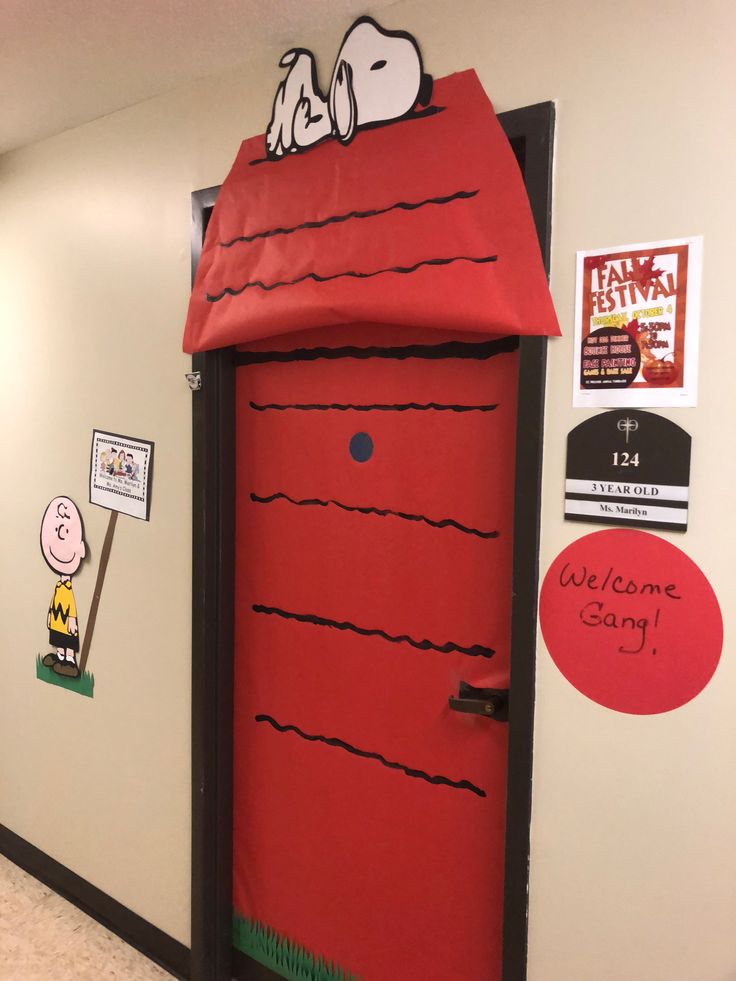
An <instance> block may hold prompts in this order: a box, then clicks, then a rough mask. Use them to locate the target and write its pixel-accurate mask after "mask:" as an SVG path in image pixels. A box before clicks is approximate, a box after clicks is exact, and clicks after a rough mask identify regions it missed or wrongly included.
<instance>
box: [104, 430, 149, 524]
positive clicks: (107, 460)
mask: <svg viewBox="0 0 736 981" xmlns="http://www.w3.org/2000/svg"><path fill="white" fill-rule="evenodd" d="M152 475H153V443H151V442H149V440H147V439H136V438H135V437H133V436H121V435H120V434H119V433H108V432H106V431H104V430H101V429H94V430H93V431H92V452H91V454H90V466H89V499H90V503H91V504H98V505H99V506H100V507H103V508H108V509H109V510H110V511H120V512H121V513H122V514H129V515H130V516H131V517H133V518H141V519H142V520H143V521H148V517H149V514H150V511H151V478H152Z"/></svg>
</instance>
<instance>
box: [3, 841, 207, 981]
mask: <svg viewBox="0 0 736 981" xmlns="http://www.w3.org/2000/svg"><path fill="white" fill-rule="evenodd" d="M0 854H2V855H4V856H5V857H6V858H7V859H9V860H10V861H11V862H14V863H15V864H16V865H18V866H19V867H20V868H22V869H23V870H24V871H26V872H28V873H29V875H32V876H33V877H34V878H35V879H38V880H39V881H40V882H43V884H44V885H46V886H48V888H49V889H53V890H54V892H57V893H59V895H60V896H63V897H64V899H67V900H68V901H69V902H70V903H73V904H74V905H75V906H77V907H78V908H79V909H81V910H82V912H84V913H87V915H88V916H91V917H92V919H94V920H97V922H98V923H101V924H102V926H104V927H106V928H107V929H108V930H110V931H112V933H115V934H117V935H118V937H120V938H121V939H122V940H124V941H125V942H126V943H127V944H130V946H131V947H135V948H136V950H139V951H140V952H141V953H142V954H145V955H146V957H149V958H150V959H151V960H152V961H155V962H156V963H157V964H158V965H159V966H160V967H162V968H163V969H164V970H165V971H168V972H169V973H170V974H173V976H174V977H175V978H179V979H180V981H188V978H189V976H190V972H189V961H190V957H189V948H188V947H186V946H185V945H184V944H183V943H181V942H180V941H178V940H175V939H174V938H173V937H170V936H169V935H168V933H164V931H163V930H160V929H159V928H158V927H157V926H154V925H153V924H152V923H149V922H148V921H147V920H144V919H143V917H142V916H139V915H138V914H137V913H134V912H133V911H132V910H130V909H128V908H127V906H123V904H122V903H119V902H118V901H117V900H116V899H113V898H112V896H108V895H107V893H104V892H103V891H102V890H101V889H98V888H97V886H93V885H92V883H90V882H87V880H86V879H83V878H82V877H81V876H79V875H77V874H76V873H75V872H72V871H71V869H68V868H67V867H66V866H65V865H62V864H61V863H60V862H57V861H56V860H55V859H53V858H51V857H50V856H49V855H47V854H46V853H45V852H42V851H41V849H40V848H36V846H35V845H32V844H31V843H30V842H28V841H26V840H25V839H24V838H21V837H20V835H17V834H15V832H14V831H11V830H10V829H9V828H6V827H4V826H3V825H2V824H0Z"/></svg>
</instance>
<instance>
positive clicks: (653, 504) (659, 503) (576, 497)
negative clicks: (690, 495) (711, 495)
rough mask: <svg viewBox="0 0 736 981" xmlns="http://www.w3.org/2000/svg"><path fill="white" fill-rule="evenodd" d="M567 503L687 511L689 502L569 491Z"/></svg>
mask: <svg viewBox="0 0 736 981" xmlns="http://www.w3.org/2000/svg"><path fill="white" fill-rule="evenodd" d="M565 500H566V501H590V503H591V504H600V503H602V504H630V505H632V506H634V507H645V508H646V507H650V508H679V509H680V510H682V511H687V509H688V506H689V501H668V500H665V498H659V497H638V496H637V497H634V496H633V495H632V496H630V497H624V496H616V495H614V494H578V493H577V492H575V493H574V492H572V491H567V493H566V494H565Z"/></svg>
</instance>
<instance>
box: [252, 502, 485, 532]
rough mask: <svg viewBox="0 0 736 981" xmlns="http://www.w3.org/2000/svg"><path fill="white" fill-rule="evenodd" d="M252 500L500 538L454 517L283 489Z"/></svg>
mask: <svg viewBox="0 0 736 981" xmlns="http://www.w3.org/2000/svg"><path fill="white" fill-rule="evenodd" d="M250 499H251V501H253V502H254V503H255V504H271V503H272V502H273V501H288V502H289V504H296V505H297V506H298V507H312V506H314V507H321V508H326V507H329V506H330V505H333V506H334V507H336V508H340V509H341V510H342V511H357V512H359V513H360V514H375V515H377V516H378V517H380V518H386V517H391V518H403V519H404V520H405V521H423V522H424V523H425V524H427V525H431V527H432V528H456V529H457V530H458V531H462V532H463V533H464V534H466V535H476V536H477V537H478V538H498V532H497V531H479V530H478V529H477V528H469V527H468V526H467V525H461V524H460V522H459V521H455V520H454V518H442V519H441V520H439V521H435V520H434V519H433V518H427V517H425V516H424V515H423V514H408V513H406V512H404V511H392V510H390V508H374V507H357V506H356V505H350V504H341V503H340V501H333V500H332V499H328V500H326V501H321V500H320V499H319V498H317V497H315V498H305V499H304V500H301V501H298V500H295V499H294V498H293V497H289V495H288V494H283V493H281V491H277V493H275V494H270V495H269V496H268V497H260V496H259V495H258V494H251V495H250Z"/></svg>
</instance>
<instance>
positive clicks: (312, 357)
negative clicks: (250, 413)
mask: <svg viewBox="0 0 736 981" xmlns="http://www.w3.org/2000/svg"><path fill="white" fill-rule="evenodd" d="M518 347H519V338H518V336H517V335H515V334H509V335H508V336H506V337H500V338H498V339H497V340H493V341H481V342H479V343H475V342H465V341H445V342H444V343H442V344H407V345H406V346H403V347H352V346H347V347H311V348H309V347H300V348H296V349H295V350H293V351H239V352H238V354H237V355H236V359H235V360H236V364H237V365H238V366H239V367H240V366H243V365H250V364H268V363H269V362H272V361H276V362H281V363H285V362H287V361H318V360H320V359H324V360H326V361H338V360H340V359H341V358H355V359H356V360H357V361H367V360H368V359H369V358H387V359H389V360H394V361H405V360H407V358H421V359H423V360H425V361H444V360H447V359H450V358H457V359H467V360H473V361H486V360H487V359H488V358H493V357H495V356H496V355H497V354H509V353H511V352H512V351H516V350H517V348H518Z"/></svg>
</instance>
